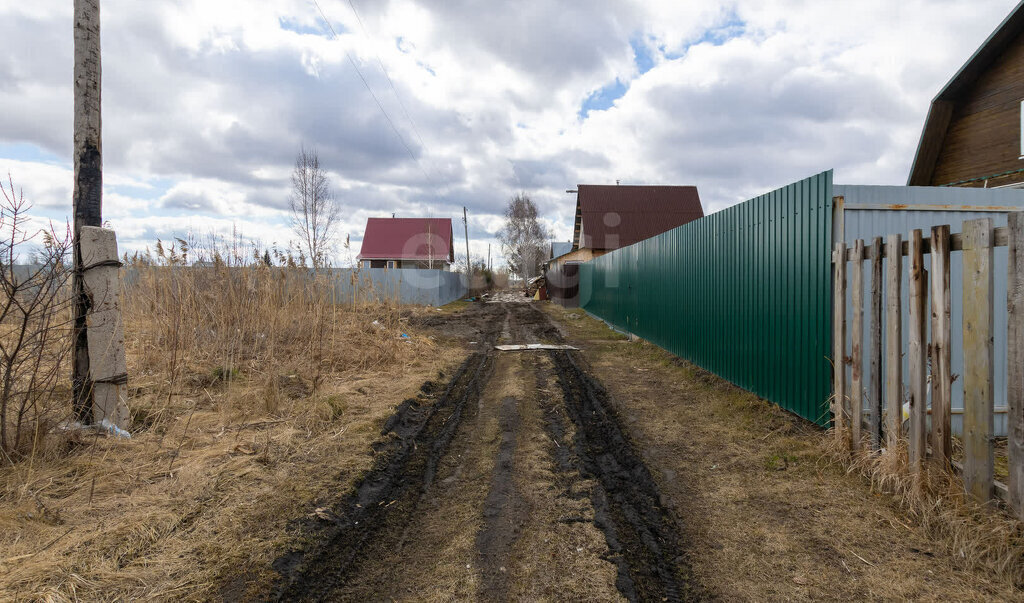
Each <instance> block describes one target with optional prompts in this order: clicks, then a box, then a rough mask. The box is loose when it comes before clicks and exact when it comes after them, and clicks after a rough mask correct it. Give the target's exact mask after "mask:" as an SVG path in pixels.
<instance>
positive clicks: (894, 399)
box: [885, 234, 903, 450]
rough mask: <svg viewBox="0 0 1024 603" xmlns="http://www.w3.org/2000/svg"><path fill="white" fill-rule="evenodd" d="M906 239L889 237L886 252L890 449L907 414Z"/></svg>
mask: <svg viewBox="0 0 1024 603" xmlns="http://www.w3.org/2000/svg"><path fill="white" fill-rule="evenodd" d="M902 244H903V238H902V237H901V236H900V235H898V234H891V235H889V236H887V237H886V241H885V249H886V251H885V253H886V257H887V258H889V265H888V269H887V270H886V296H887V297H886V300H885V333H886V335H885V407H886V411H885V412H886V422H885V434H886V437H885V440H886V445H887V446H888V447H889V449H890V450H895V449H896V443H897V442H898V441H899V438H900V419H901V417H902V414H903V358H902V354H901V349H900V348H901V347H903V341H902V340H903V329H902V326H903V316H902V315H901V314H900V311H901V308H900V306H901V304H900V285H901V284H902V279H901V278H900V277H901V275H900V273H901V272H902V268H903V255H902V251H901V248H902Z"/></svg>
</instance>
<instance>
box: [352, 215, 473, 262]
mask: <svg viewBox="0 0 1024 603" xmlns="http://www.w3.org/2000/svg"><path fill="white" fill-rule="evenodd" d="M454 254H455V251H454V249H453V247H452V220H451V218H368V219H367V220H366V230H365V231H364V233H363V243H362V245H361V246H360V249H359V255H358V256H356V258H357V260H358V261H359V263H360V265H361V266H362V267H363V268H433V269H438V270H450V269H451V266H452V264H453V263H454V262H455V255H454Z"/></svg>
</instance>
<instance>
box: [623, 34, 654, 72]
mask: <svg viewBox="0 0 1024 603" xmlns="http://www.w3.org/2000/svg"><path fill="white" fill-rule="evenodd" d="M629 46H630V48H632V49H633V62H634V63H636V69H637V71H638V72H639V73H640V75H643V74H645V73H647V72H648V71H650V70H651V69H652V68H653V67H654V57H653V56H651V49H650V47H649V46H648V45H647V44H645V43H644V41H643V40H641V39H637V38H633V39H631V40H630V41H629Z"/></svg>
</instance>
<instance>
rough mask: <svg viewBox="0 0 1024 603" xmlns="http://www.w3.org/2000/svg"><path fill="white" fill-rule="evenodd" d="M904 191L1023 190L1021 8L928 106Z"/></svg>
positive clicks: (1023, 40)
mask: <svg viewBox="0 0 1024 603" xmlns="http://www.w3.org/2000/svg"><path fill="white" fill-rule="evenodd" d="M907 184H908V185H910V186H971V187H983V188H993V187H1005V186H1012V187H1024V2H1021V3H1020V4H1018V5H1017V6H1016V8H1014V9H1013V11H1012V12H1011V13H1010V15H1009V16H1007V17H1006V19H1004V20H1003V22H1002V23H1000V24H999V27H997V28H996V30H995V31H994V32H992V35H990V36H989V37H988V39H987V40H985V42H984V43H983V44H982V45H981V47H980V48H978V50H977V51H976V52H975V53H974V55H973V56H971V58H970V59H968V61H967V63H965V64H964V66H963V67H961V68H960V70H959V71H957V72H956V74H955V75H954V76H953V78H952V79H951V80H950V81H949V83H947V84H946V86H945V87H944V88H943V89H942V91H940V92H939V94H938V95H937V96H936V97H935V99H934V100H933V101H932V104H931V107H930V109H929V111H928V117H927V118H926V120H925V124H924V129H923V131H922V133H921V139H920V142H919V143H918V146H917V153H916V155H915V157H914V164H913V166H912V167H911V169H910V177H909V179H908V182H907Z"/></svg>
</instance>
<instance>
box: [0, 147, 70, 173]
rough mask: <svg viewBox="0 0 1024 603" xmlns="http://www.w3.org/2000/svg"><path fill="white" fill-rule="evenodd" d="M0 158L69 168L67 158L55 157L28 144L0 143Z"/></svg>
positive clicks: (42, 149)
mask: <svg viewBox="0 0 1024 603" xmlns="http://www.w3.org/2000/svg"><path fill="white" fill-rule="evenodd" d="M0 158H7V159H17V160H18V161H33V162H36V163H48V164H51V165H60V166H64V167H68V166H69V163H70V162H69V161H68V159H67V158H64V157H61V156H59V155H55V154H54V153H51V152H50V151H47V150H46V149H44V148H43V147H40V146H37V145H34V144H32V143H28V142H0Z"/></svg>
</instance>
